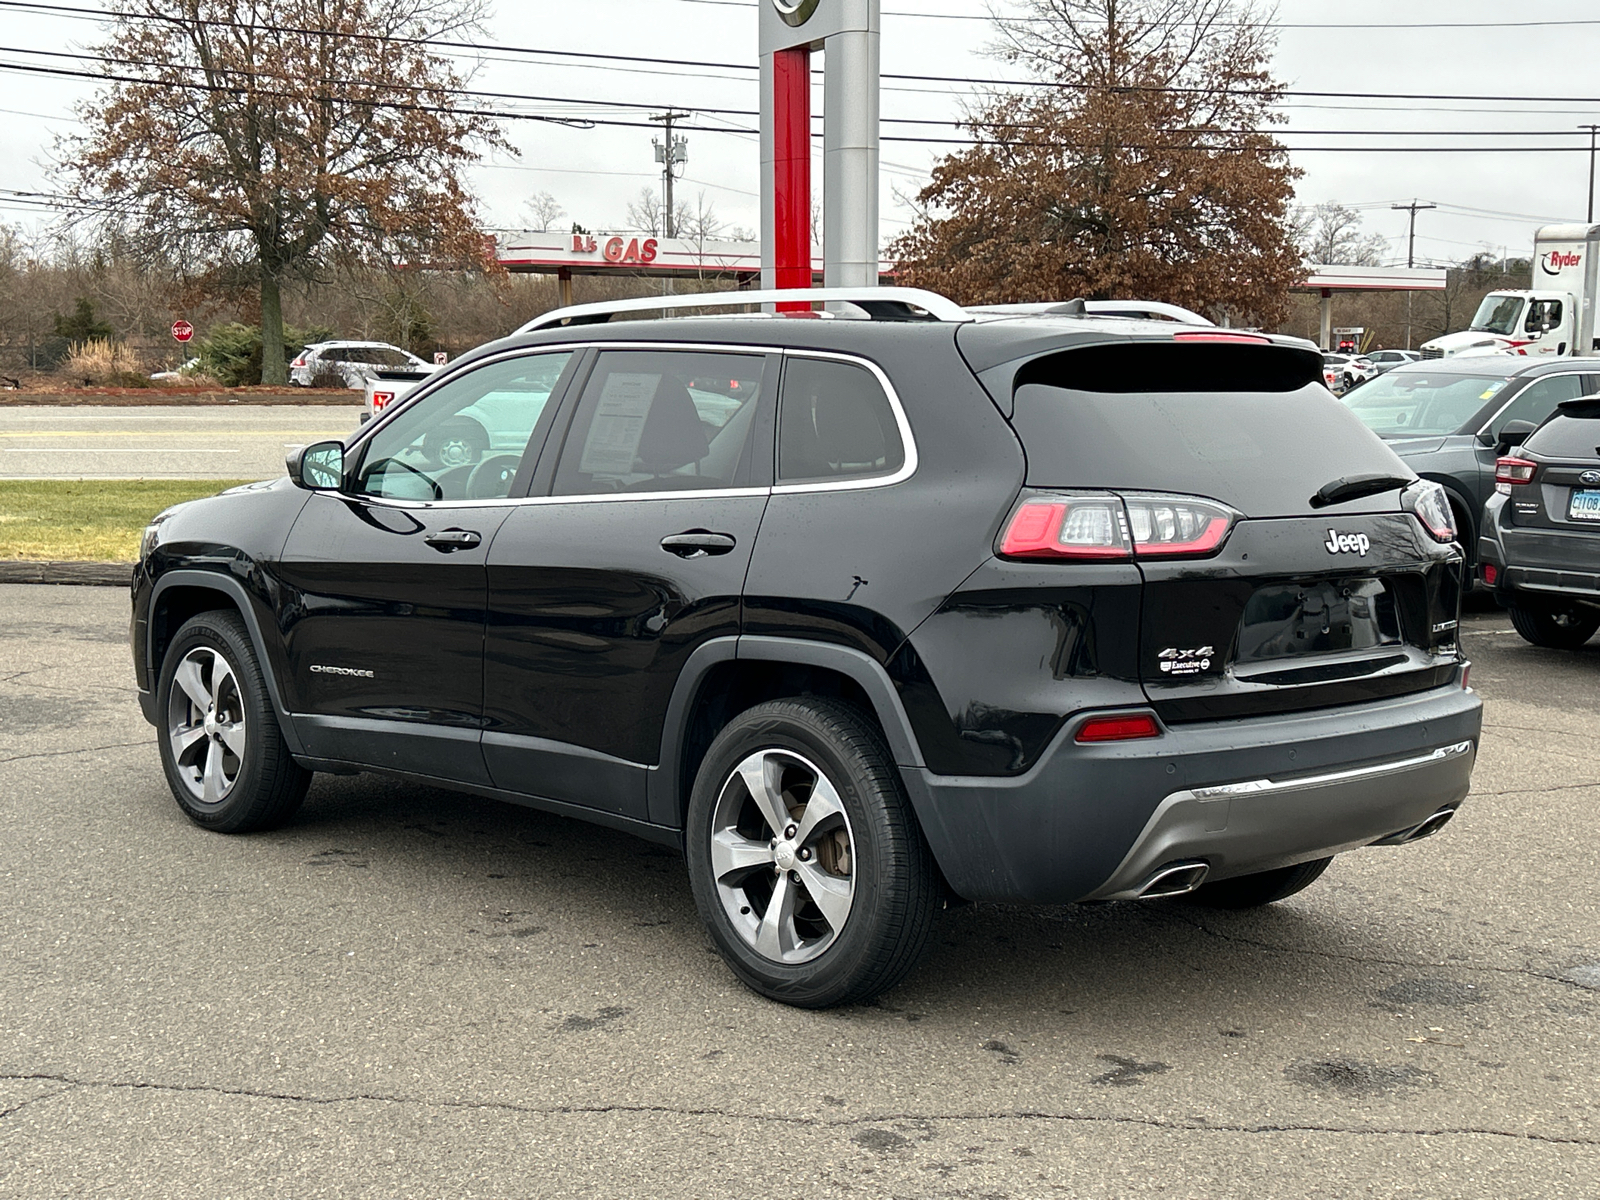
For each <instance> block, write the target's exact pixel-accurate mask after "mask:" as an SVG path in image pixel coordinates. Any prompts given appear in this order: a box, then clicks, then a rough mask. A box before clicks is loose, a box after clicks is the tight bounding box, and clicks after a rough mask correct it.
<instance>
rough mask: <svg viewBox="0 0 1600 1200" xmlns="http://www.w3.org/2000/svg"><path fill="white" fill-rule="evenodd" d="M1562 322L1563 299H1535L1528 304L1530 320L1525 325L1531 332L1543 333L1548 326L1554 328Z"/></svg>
mask: <svg viewBox="0 0 1600 1200" xmlns="http://www.w3.org/2000/svg"><path fill="white" fill-rule="evenodd" d="M1560 324H1561V301H1559V300H1535V301H1534V302H1533V303H1532V304H1530V305H1528V321H1527V324H1526V326H1525V328H1526V329H1527V331H1528V332H1529V333H1541V332H1543V331H1544V330H1545V329H1546V328H1549V329H1554V328H1555V327H1556V326H1557V325H1560Z"/></svg>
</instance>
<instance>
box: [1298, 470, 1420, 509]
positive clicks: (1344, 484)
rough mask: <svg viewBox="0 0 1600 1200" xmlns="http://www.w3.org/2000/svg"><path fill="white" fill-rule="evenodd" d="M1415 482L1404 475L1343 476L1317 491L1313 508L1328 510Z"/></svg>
mask: <svg viewBox="0 0 1600 1200" xmlns="http://www.w3.org/2000/svg"><path fill="white" fill-rule="evenodd" d="M1413 482H1415V481H1414V480H1412V479H1410V478H1408V477H1406V476H1404V475H1341V476H1340V477H1339V478H1338V479H1335V480H1333V481H1332V482H1330V483H1325V484H1323V485H1322V486H1321V487H1319V488H1318V489H1317V494H1316V495H1315V496H1313V497H1311V507H1312V508H1327V507H1328V505H1330V504H1343V503H1344V502H1345V501H1346V500H1359V499H1361V497H1363V496H1376V495H1377V494H1378V493H1379V492H1387V491H1389V490H1390V489H1391V488H1403V487H1409V486H1410V485H1411V484H1412V483H1413Z"/></svg>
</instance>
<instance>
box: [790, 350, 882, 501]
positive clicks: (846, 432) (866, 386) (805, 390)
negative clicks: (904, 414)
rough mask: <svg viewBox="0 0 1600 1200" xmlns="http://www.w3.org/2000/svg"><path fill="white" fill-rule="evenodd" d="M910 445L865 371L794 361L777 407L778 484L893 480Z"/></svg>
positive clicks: (819, 361) (823, 362) (811, 360)
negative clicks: (887, 477)
mask: <svg viewBox="0 0 1600 1200" xmlns="http://www.w3.org/2000/svg"><path fill="white" fill-rule="evenodd" d="M905 461H906V452H905V445H904V443H903V442H902V441H901V439H900V426H899V425H898V423H896V421H895V419H894V410H893V409H892V408H891V407H890V405H889V397H888V396H887V395H885V394H884V390H883V386H882V385H881V384H880V383H879V382H878V378H877V376H876V375H874V374H873V373H872V372H871V371H869V370H867V369H866V368H865V367H860V366H856V365H855V364H854V363H844V362H833V361H830V360H827V359H816V358H791V359H789V360H788V361H787V362H786V363H785V364H784V368H783V394H782V396H781V397H780V400H779V407H778V479H779V482H781V483H808V482H809V483H815V482H824V481H832V480H837V479H860V478H870V477H872V476H876V475H892V474H893V473H894V472H896V471H898V470H899V469H900V468H901V467H902V466H904V465H905Z"/></svg>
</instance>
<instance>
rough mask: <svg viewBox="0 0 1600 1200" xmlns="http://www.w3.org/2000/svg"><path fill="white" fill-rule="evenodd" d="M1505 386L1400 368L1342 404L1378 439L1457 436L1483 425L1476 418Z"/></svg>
mask: <svg viewBox="0 0 1600 1200" xmlns="http://www.w3.org/2000/svg"><path fill="white" fill-rule="evenodd" d="M1509 382H1510V381H1509V380H1508V379H1506V377H1505V376H1504V375H1460V374H1456V373H1455V372H1450V371H1433V372H1429V371H1407V370H1405V369H1404V368H1402V369H1400V370H1397V371H1390V372H1389V373H1388V374H1387V375H1380V376H1378V378H1376V379H1374V380H1373V381H1372V382H1371V383H1365V384H1362V385H1361V386H1360V387H1358V388H1356V390H1355V391H1353V392H1348V393H1346V394H1345V397H1344V402H1345V403H1346V404H1348V405H1349V406H1350V411H1351V412H1353V413H1355V415H1356V416H1358V417H1360V418H1361V420H1362V423H1363V424H1365V425H1366V426H1367V428H1368V429H1371V430H1372V431H1373V432H1374V433H1376V434H1378V435H1379V436H1380V437H1409V436H1411V435H1413V434H1448V433H1461V432H1463V431H1468V430H1476V429H1477V428H1478V426H1479V425H1481V424H1482V423H1483V422H1482V421H1481V420H1480V419H1479V418H1478V414H1479V413H1480V412H1482V411H1483V410H1484V409H1485V408H1488V407H1490V406H1491V404H1492V403H1493V402H1494V400H1495V397H1496V396H1498V395H1499V394H1500V393H1501V392H1502V391H1504V390H1505V388H1506V386H1507V384H1508V383H1509Z"/></svg>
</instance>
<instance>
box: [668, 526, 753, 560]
mask: <svg viewBox="0 0 1600 1200" xmlns="http://www.w3.org/2000/svg"><path fill="white" fill-rule="evenodd" d="M736 545H738V542H737V541H736V540H735V539H734V537H733V535H732V534H729V533H712V532H711V531H710V530H709V529H688V530H685V531H684V532H683V533H674V534H670V535H668V536H667V537H664V538H662V539H661V548H662V549H663V550H665V551H666V552H667V553H668V554H676V555H677V556H678V557H679V558H707V557H709V556H711V555H713V554H727V553H728V552H729V551H731V550H732V549H733V548H734V547H735V546H736Z"/></svg>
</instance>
